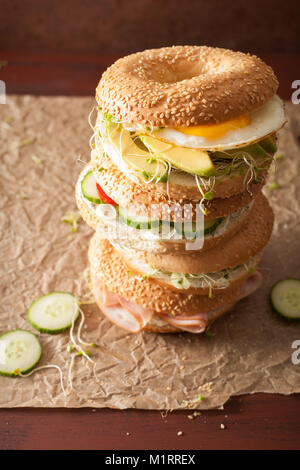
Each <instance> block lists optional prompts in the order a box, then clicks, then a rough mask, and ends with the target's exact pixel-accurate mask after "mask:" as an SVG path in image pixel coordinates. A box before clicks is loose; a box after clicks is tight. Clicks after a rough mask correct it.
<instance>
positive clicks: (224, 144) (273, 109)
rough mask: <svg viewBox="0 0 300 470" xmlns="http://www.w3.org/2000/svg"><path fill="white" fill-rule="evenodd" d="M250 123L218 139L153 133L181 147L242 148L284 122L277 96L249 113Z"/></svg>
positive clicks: (175, 132) (168, 131) (164, 131)
mask: <svg viewBox="0 0 300 470" xmlns="http://www.w3.org/2000/svg"><path fill="white" fill-rule="evenodd" d="M250 117H251V123H250V124H249V125H247V126H245V127H242V128H240V129H235V130H232V131H229V132H227V133H226V134H224V135H223V136H221V137H219V138H218V139H207V138H205V137H201V136H196V135H187V134H184V133H183V132H180V131H178V130H175V129H172V128H170V127H165V128H163V129H161V130H158V131H155V132H153V134H152V135H154V136H155V137H157V138H160V139H162V140H165V141H167V142H171V143H173V144H176V145H179V146H181V147H190V148H200V149H204V150H221V149H231V148H236V147H242V146H245V145H247V144H250V143H253V142H256V141H258V140H260V139H262V138H263V137H266V136H268V135H270V134H272V133H273V132H276V131H277V130H278V129H280V128H281V127H282V126H283V125H284V123H285V122H286V117H285V113H284V106H283V103H282V101H281V99H280V98H279V96H277V95H275V96H273V97H272V98H271V99H270V100H269V101H268V102H267V103H266V104H265V105H264V106H262V107H261V108H259V109H257V110H256V111H253V112H252V113H250Z"/></svg>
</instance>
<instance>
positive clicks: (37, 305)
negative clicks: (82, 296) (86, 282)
mask: <svg viewBox="0 0 300 470" xmlns="http://www.w3.org/2000/svg"><path fill="white" fill-rule="evenodd" d="M78 315H79V307H78V303H77V300H76V298H75V297H74V295H72V294H70V293H69V292H52V293H51V294H47V295H43V296H42V297H40V298H39V299H37V300H35V301H34V302H32V304H31V305H30V307H29V309H28V320H29V321H30V323H31V325H32V326H33V327H34V328H35V329H36V330H38V331H39V332H40V333H49V334H53V335H55V334H57V333H61V332H62V331H65V330H67V329H68V328H70V326H71V325H72V322H74V323H75V321H76V320H77V318H78Z"/></svg>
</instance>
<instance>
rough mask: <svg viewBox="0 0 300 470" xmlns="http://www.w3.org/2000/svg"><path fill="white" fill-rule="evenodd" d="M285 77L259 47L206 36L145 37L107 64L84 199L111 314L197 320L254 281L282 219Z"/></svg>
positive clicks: (174, 322)
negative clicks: (137, 47) (281, 83)
mask: <svg viewBox="0 0 300 470" xmlns="http://www.w3.org/2000/svg"><path fill="white" fill-rule="evenodd" d="M277 88H278V82H277V79H276V77H275V75H274V73H273V71H272V69H271V68H270V67H269V66H267V65H266V64H265V63H263V62H262V61H261V60H260V59H258V58H257V57H256V56H251V55H249V54H248V55H246V54H242V53H239V52H233V51H229V50H225V49H219V48H211V47H206V46H174V47H166V48H162V49H153V50H146V51H144V52H140V53H136V54H132V55H129V56H127V57H124V58H122V59H120V60H118V61H117V62H115V63H114V64H113V65H112V66H111V67H109V68H108V69H107V70H106V72H104V74H103V75H102V78H101V80H100V82H99V84H98V87H97V90H96V100H97V104H98V106H97V108H96V117H95V123H94V124H93V129H94V134H93V136H92V139H91V162H90V164H88V165H87V166H86V167H85V168H84V169H83V171H82V173H81V174H80V176H79V179H78V182H77V185H76V200H77V204H78V207H79V210H80V212H81V214H82V217H83V218H84V220H85V221H86V222H87V223H88V224H89V225H90V226H91V227H93V228H94V229H95V235H94V236H93V238H92V240H91V242H90V248H89V262H90V268H91V282H92V286H93V293H94V296H95V299H96V302H97V303H98V305H99V307H100V309H101V311H102V312H103V313H104V315H106V316H107V317H108V318H109V319H110V320H111V321H112V322H113V323H115V324H117V325H118V326H120V327H121V328H124V329H125V330H128V331H130V332H138V331H141V330H143V329H145V330H148V331H155V332H161V333H163V332H178V331H188V332H191V333H202V332H204V331H205V330H206V328H207V327H208V325H210V324H211V322H213V321H214V320H215V319H216V318H218V317H219V316H221V315H222V314H223V313H225V312H227V311H228V310H230V309H231V308H232V307H233V306H234V305H235V304H236V303H237V302H238V301H239V300H240V299H242V298H243V297H245V296H247V295H249V294H250V293H252V292H253V291H255V290H256V289H257V288H258V287H259V285H260V283H261V274H260V273H259V271H258V269H257V267H258V264H259V261H260V259H261V257H262V253H263V250H264V248H265V246H266V244H267V243H268V241H269V238H270V236H271V232H272V227H273V213H272V210H271V208H270V206H269V204H268V201H267V199H266V198H265V196H264V195H263V194H262V188H263V185H264V184H265V181H266V177H267V174H268V170H269V168H270V165H271V163H272V160H273V156H274V154H275V152H276V132H277V131H278V130H279V129H280V128H281V127H282V126H283V125H284V123H285V115H284V108H283V104H282V102H281V100H280V99H279V97H278V96H277V95H276V91H277Z"/></svg>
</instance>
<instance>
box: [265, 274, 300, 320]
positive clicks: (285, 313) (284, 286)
mask: <svg viewBox="0 0 300 470" xmlns="http://www.w3.org/2000/svg"><path fill="white" fill-rule="evenodd" d="M270 300H271V305H272V307H273V309H274V310H275V312H276V313H278V314H279V315H281V316H282V317H284V318H287V319H289V320H300V279H295V278H288V279H282V280H281V281H278V282H277V283H276V284H274V286H273V287H272V290H271V293H270Z"/></svg>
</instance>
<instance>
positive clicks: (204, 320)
mask: <svg viewBox="0 0 300 470" xmlns="http://www.w3.org/2000/svg"><path fill="white" fill-rule="evenodd" d="M261 283H262V275H261V273H260V272H259V271H256V272H255V273H253V274H251V275H250V276H249V277H248V279H247V280H246V281H245V283H244V285H243V287H242V289H241V290H240V292H239V294H238V296H237V298H236V302H237V301H239V300H241V299H243V298H245V297H247V296H248V295H250V294H252V293H253V292H254V291H255V290H256V289H258V288H259V287H260V285H261ZM95 291H96V292H95V297H96V300H97V303H98V304H99V306H100V308H101V310H102V311H103V313H104V315H105V316H106V317H107V318H108V319H109V320H110V321H111V322H112V323H114V324H115V325H117V326H119V327H120V328H123V329H124V330H127V331H130V332H131V333H138V332H139V331H141V330H142V329H143V328H144V327H145V326H146V325H147V323H149V322H150V321H151V318H152V316H153V315H154V314H155V312H154V311H153V310H150V309H147V308H144V307H142V306H141V305H137V304H134V303H133V302H130V301H129V300H127V299H124V297H121V296H120V295H117V294H114V293H113V292H110V291H109V290H108V289H107V287H106V286H105V284H104V283H102V282H100V283H99V288H98V289H95ZM159 316H160V318H161V319H162V320H164V321H165V322H166V323H169V324H170V325H172V326H174V327H175V328H178V329H180V330H182V331H187V332H189V333H195V334H197V333H203V332H204V331H205V329H206V327H207V325H208V319H209V312H204V313H196V314H194V315H176V316H175V317H172V316H170V315H164V314H160V315H159Z"/></svg>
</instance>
